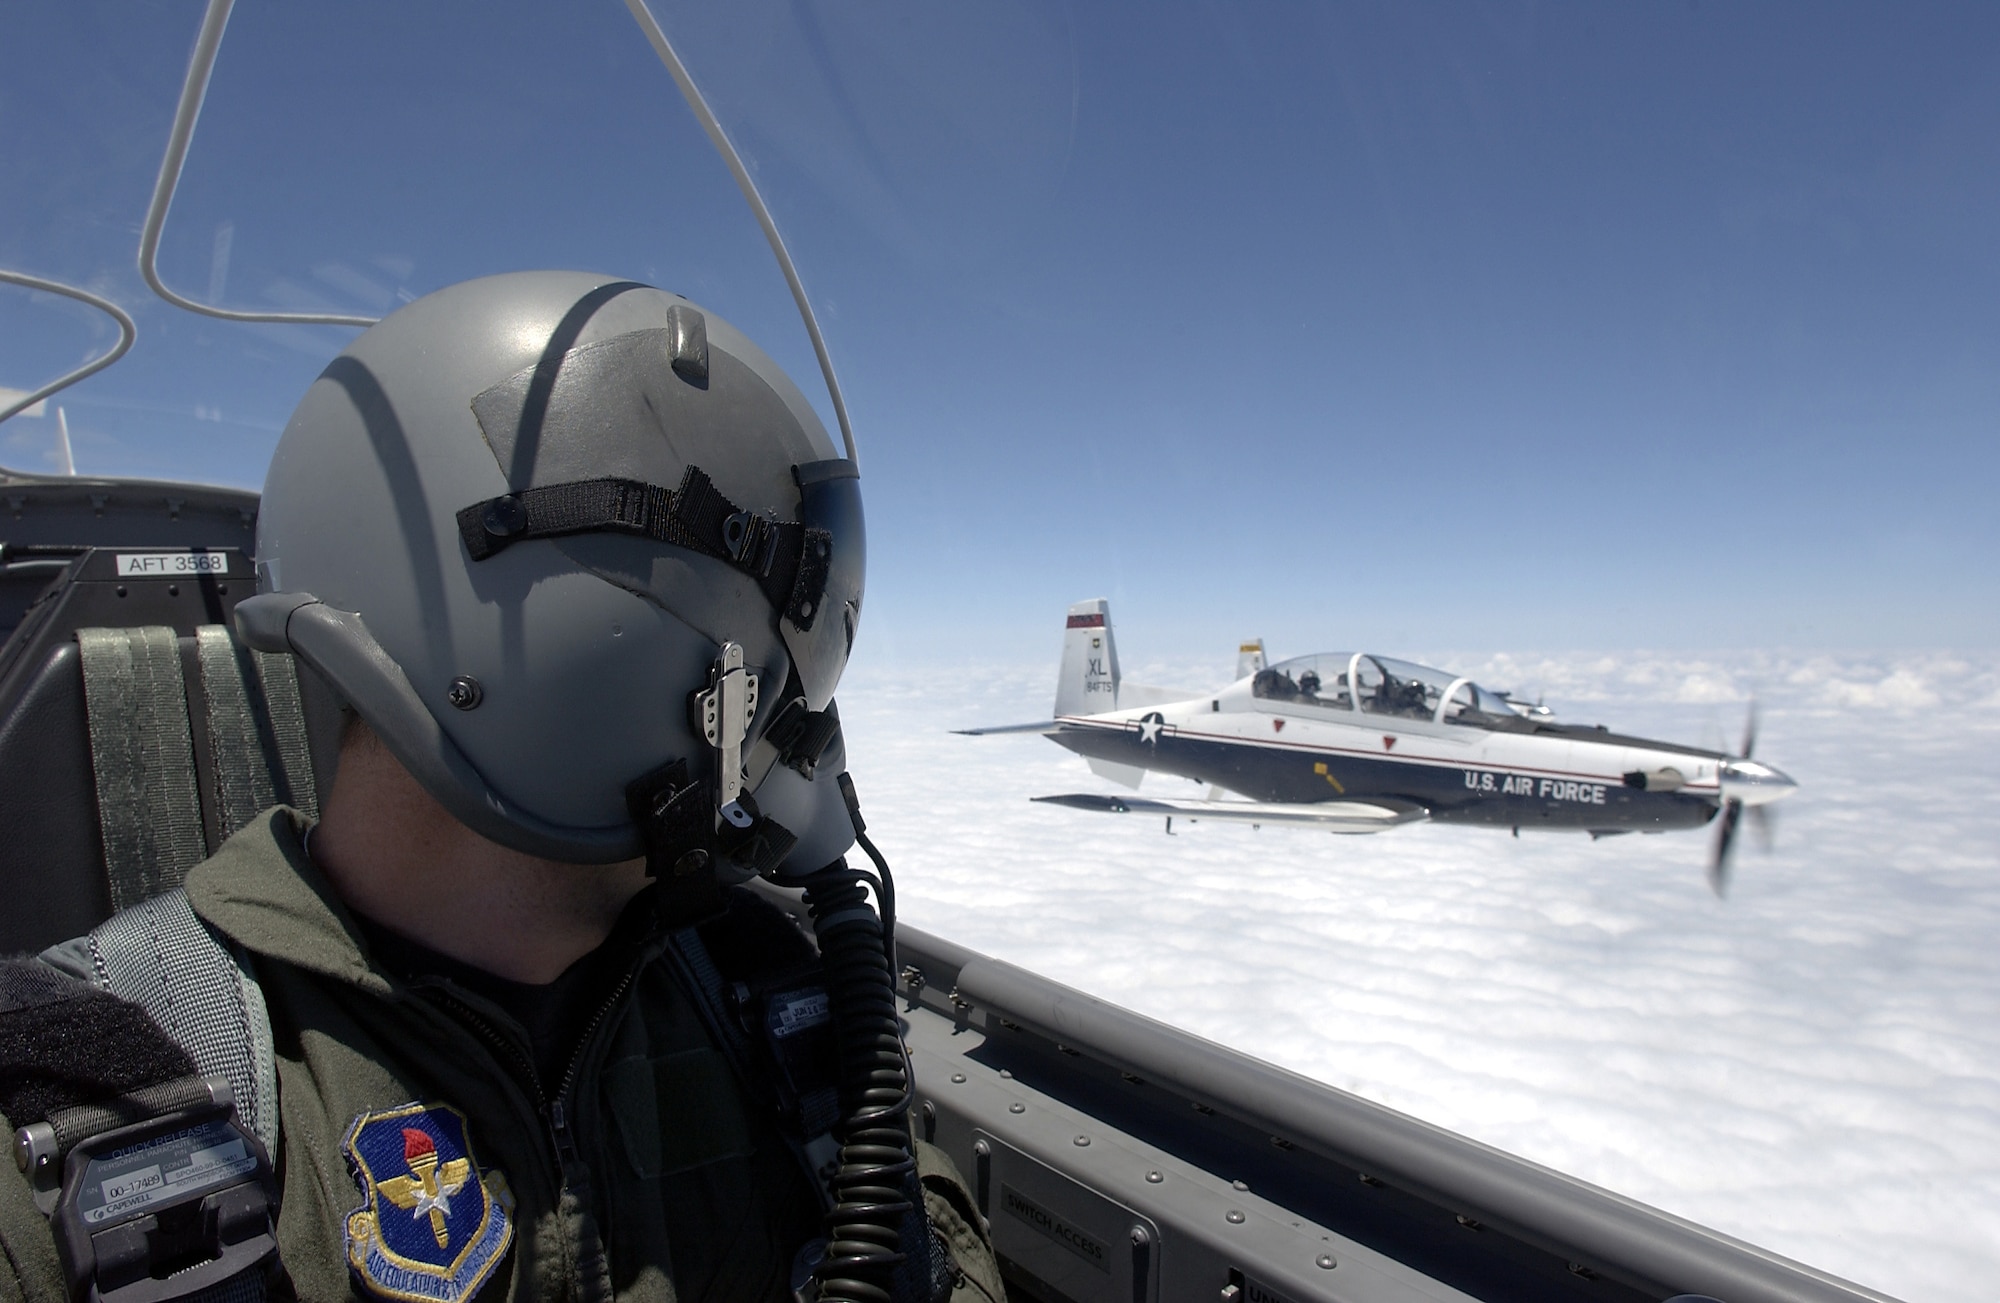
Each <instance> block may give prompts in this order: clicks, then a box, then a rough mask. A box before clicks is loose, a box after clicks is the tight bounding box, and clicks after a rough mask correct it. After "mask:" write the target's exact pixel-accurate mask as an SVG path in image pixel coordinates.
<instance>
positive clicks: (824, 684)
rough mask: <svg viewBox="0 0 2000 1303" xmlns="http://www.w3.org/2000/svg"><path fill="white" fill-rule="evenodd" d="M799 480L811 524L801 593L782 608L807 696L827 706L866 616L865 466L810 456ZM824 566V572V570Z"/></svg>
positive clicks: (805, 521) (802, 510) (803, 516)
mask: <svg viewBox="0 0 2000 1303" xmlns="http://www.w3.org/2000/svg"><path fill="white" fill-rule="evenodd" d="M794 474H795V475H796V476H797V478H798V482H799V523H801V524H802V525H804V526H805V528H806V542H805V555H804V557H803V559H802V561H801V564H800V578H801V580H802V582H801V584H800V585H799V589H798V593H799V596H798V597H796V598H795V600H794V601H793V602H792V604H791V606H790V608H789V609H787V610H785V611H783V612H781V613H780V614H779V616H778V633H779V634H780V636H782V637H783V638H784V640H785V648H786V650H788V651H790V652H791V654H792V663H793V665H794V667H795V668H796V669H797V671H798V676H799V684H800V686H801V687H803V688H804V689H805V694H806V704H807V705H808V706H810V707H811V708H812V709H814V710H824V709H826V703H827V702H828V701H830V700H832V699H833V690H834V688H835V686H836V685H838V684H839V682H840V675H841V671H842V670H844V669H846V668H847V656H848V653H849V652H850V651H852V650H853V648H854V630H855V626H856V625H857V624H859V622H860V620H861V586H862V580H863V577H864V576H865V574H866V572H867V569H868V542H867V536H866V533H865V531H864V529H863V527H862V522H861V480H860V472H859V471H858V470H857V469H856V468H855V465H854V463H853V462H851V461H845V460H834V461H816V462H807V463H805V464H804V465H802V466H799V467H797V468H796V470H795V471H794ZM822 570H823V572H824V578H823V580H822V579H820V578H819V575H818V572H820V571H822Z"/></svg>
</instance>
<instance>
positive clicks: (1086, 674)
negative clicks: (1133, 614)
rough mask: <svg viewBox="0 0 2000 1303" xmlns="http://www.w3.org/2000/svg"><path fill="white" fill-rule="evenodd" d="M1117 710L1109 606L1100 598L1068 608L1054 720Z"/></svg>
mask: <svg viewBox="0 0 2000 1303" xmlns="http://www.w3.org/2000/svg"><path fill="white" fill-rule="evenodd" d="M1117 706H1118V648H1117V646H1116V645H1115V644H1114V643H1113V642H1112V641H1111V603H1109V602H1107V601H1105V600H1104V599H1103V598H1101V597H1093V598H1091V599H1090V600H1089V601H1085V602H1078V603H1077V604H1076V605H1074V606H1072V607H1070V608H1069V627H1068V628H1067V629H1066V630H1065V631H1064V633H1063V655H1062V672H1061V674H1060V676H1059V677H1058V678H1057V679H1056V710H1055V713H1056V717H1057V718H1058V719H1060V718H1061V717H1062V716H1064V715H1095V714H1097V713H1099V712H1100V711H1106V710H1115V709H1116V708H1117Z"/></svg>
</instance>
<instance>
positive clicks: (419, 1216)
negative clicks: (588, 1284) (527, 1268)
mask: <svg viewBox="0 0 2000 1303" xmlns="http://www.w3.org/2000/svg"><path fill="white" fill-rule="evenodd" d="M341 1150H342V1152H343V1153H345V1154H346V1155H347V1166H348V1170H349V1171H351V1172H352V1173H353V1174H354V1181H355V1184H357V1185H359V1186H360V1187H361V1194H362V1197H363V1198H364V1199H365V1200H366V1202H365V1203H363V1204H362V1205H361V1207H360V1208H358V1209H356V1210H355V1211H354V1212H351V1213H349V1214H348V1215H347V1264H348V1266H349V1267H350V1268H352V1269H353V1272H354V1276H355V1279H356V1281H357V1282H358V1283H359V1284H360V1286H361V1288H362V1290H363V1291H364V1292H366V1293H368V1294H370V1295H372V1296H374V1297H376V1298H383V1299H397V1300H409V1301H411V1303H465V1300H467V1299H469V1298H471V1297H472V1296H473V1295H474V1294H475V1293H477V1292H478V1290H479V1287H480V1286H481V1285H483V1284H485V1283H486V1278H487V1277H488V1276H489V1275H491V1274H492V1272H493V1269H494V1268H495V1267H497V1266H498V1265H499V1264H500V1260H501V1258H503V1257H505V1256H506V1253H507V1246H508V1245H509V1244H510V1243H512V1242H513V1239H514V1219H513V1205H514V1200H513V1196H512V1195H511V1194H510V1193H509V1192H508V1189H507V1182H506V1178H505V1177H503V1176H501V1174H500V1173H499V1172H481V1171H480V1170H479V1169H478V1167H477V1166H476V1165H475V1163H474V1161H473V1156H472V1142H471V1140H470V1139H469V1138H468V1137H467V1136H466V1123H465V1114H463V1113H461V1112H459V1111H458V1110H457V1109H455V1108H452V1107H450V1106H449V1105H443V1104H433V1105H425V1104H405V1105H403V1106H402V1107H401V1108H392V1109H388V1110H386V1111H384V1112H381V1113H363V1114H362V1115H361V1116H360V1117H358V1118H355V1119H354V1125H353V1126H352V1127H350V1128H349V1129H348V1132H347V1139H346V1141H345V1142H344V1143H343V1144H342V1145H341Z"/></svg>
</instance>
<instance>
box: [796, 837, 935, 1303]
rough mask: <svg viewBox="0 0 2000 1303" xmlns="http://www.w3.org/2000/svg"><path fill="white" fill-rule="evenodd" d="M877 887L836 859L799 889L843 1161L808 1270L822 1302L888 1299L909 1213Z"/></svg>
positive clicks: (900, 1085)
mask: <svg viewBox="0 0 2000 1303" xmlns="http://www.w3.org/2000/svg"><path fill="white" fill-rule="evenodd" d="M873 881H874V879H873V878H872V877H871V876H870V875H868V874H864V873H861V872H859V871H857V870H855V869H851V868H849V867H848V866H847V862H846V861H845V860H835V861H834V862H833V863H832V864H829V865H828V866H827V867H825V868H823V869H821V870H819V871H818V872H817V873H814V874H812V875H811V876H810V877H808V878H806V879H805V881H804V882H803V883H802V884H800V885H802V886H804V888H805V903H806V908H807V911H808V913H809V915H810V917H811V919H812V927H813V935H814V937H815V938H816V939H817V940H818V942H819V952H820V960H821V962H822V964H823V965H824V967H825V971H826V983H827V999H828V1002H829V1005H830V1011H831V1013H832V1016H833V1026H834V1035H835V1039H836V1041H837V1042H838V1045H839V1056H840V1086H839V1089H840V1121H839V1122H838V1123H837V1124H836V1125H835V1127H834V1139H835V1140H836V1141H838V1142H839V1144H840V1158H839V1163H838V1168H837V1170H836V1172H835V1173H834V1176H833V1179H832V1182H831V1185H832V1189H833V1200H834V1207H833V1211H832V1212H830V1213H828V1214H827V1246H826V1256H825V1257H824V1258H823V1259H821V1261H820V1264H819V1266H818V1268H817V1269H816V1270H815V1272H814V1275H815V1276H816V1277H817V1279H818V1284H819V1298H820V1300H821V1303H891V1300H892V1299H893V1298H894V1292H893V1291H894V1283H893V1282H894V1277H895V1276H896V1274H897V1272H896V1269H897V1267H898V1266H900V1265H901V1264H902V1262H903V1260H904V1258H905V1256H906V1251H905V1247H904V1245H903V1244H902V1227H903V1225H904V1224H905V1219H906V1217H907V1216H908V1214H909V1213H910V1212H911V1211H912V1204H911V1200H910V1193H909V1192H910V1190H911V1189H912V1188H913V1185H914V1175H913V1174H914V1173H915V1171H916V1157H915V1155H914V1154H913V1153H912V1151H911V1142H910V1125H909V1112H910V1077H909V1069H908V1061H907V1060H906V1058H905V1056H904V1050H903V1039H902V1034H901V1032H902V1029H901V1026H900V1024H899V1023H898V1021H897V1018H896V991H895V985H894V980H893V977H892V974H891V973H890V969H889V953H888V946H887V944H886V938H885V937H884V936H883V926H882V919H881V916H880V915H878V914H877V913H876V912H875V909H874V907H873V906H871V905H870V904H869V903H868V892H867V890H866V888H865V887H864V886H863V884H864V882H873Z"/></svg>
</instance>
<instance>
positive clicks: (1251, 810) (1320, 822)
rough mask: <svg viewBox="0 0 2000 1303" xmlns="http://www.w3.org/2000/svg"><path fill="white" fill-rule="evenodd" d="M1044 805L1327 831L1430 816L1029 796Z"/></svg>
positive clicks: (1332, 806) (1345, 804) (1334, 804)
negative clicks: (1291, 825)
mask: <svg viewBox="0 0 2000 1303" xmlns="http://www.w3.org/2000/svg"><path fill="white" fill-rule="evenodd" d="M1032 799H1034V800H1037V801H1045V802H1047V803H1049V804H1050V805H1066V806H1068V807H1069V808H1070V809H1072V810H1096V811H1099V812H1101V813H1104V814H1156V815H1165V816H1166V817H1168V818H1170V819H1171V818H1181V819H1190V820H1201V819H1226V820H1229V821H1231V822H1234V823H1254V824H1265V823H1282V824H1293V825H1298V826H1304V827H1312V828H1321V829H1324V830H1325V831H1327V832H1339V833H1363V832H1381V831H1382V830H1383V829H1385V828H1395V827H1398V826H1400V825H1402V824H1406V823H1417V822H1420V821H1422V820H1424V819H1428V818H1429V817H1430V814H1429V813H1428V812H1427V811H1425V810H1423V809H1421V808H1419V807H1416V806H1403V807H1396V806H1388V805H1376V804H1374V803H1373V802H1369V801H1317V802H1314V803H1312V804H1310V805H1282V804H1278V803H1276V802H1273V803H1270V804H1262V803H1259V802H1256V801H1201V800H1192V799H1188V800H1182V799H1177V798H1172V797H1150V796H1102V795H1099V794H1097V793H1094V792H1072V793H1069V794H1067V795H1064V796H1037V797H1034V798H1032Z"/></svg>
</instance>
